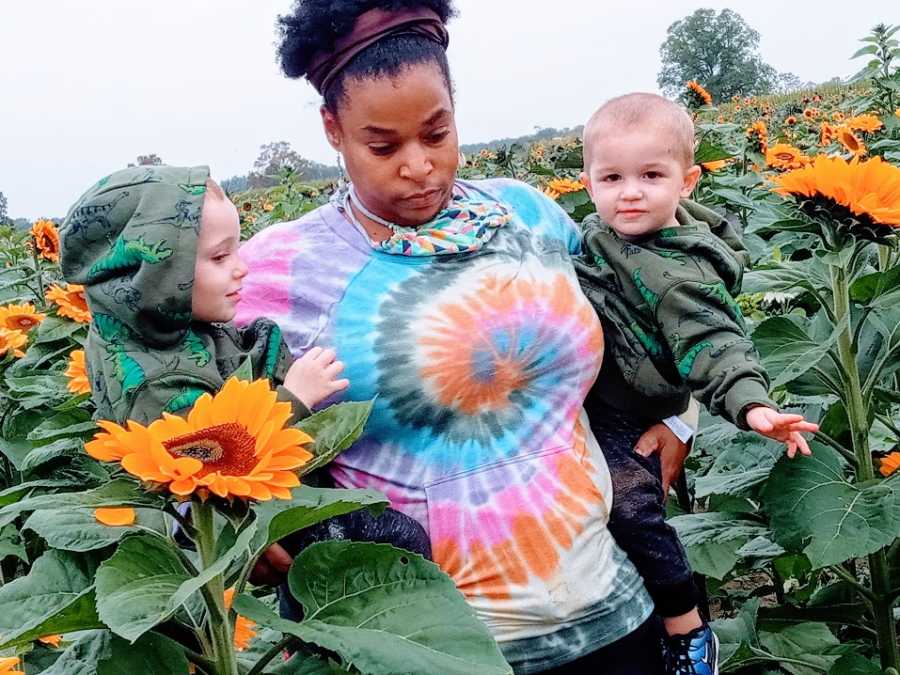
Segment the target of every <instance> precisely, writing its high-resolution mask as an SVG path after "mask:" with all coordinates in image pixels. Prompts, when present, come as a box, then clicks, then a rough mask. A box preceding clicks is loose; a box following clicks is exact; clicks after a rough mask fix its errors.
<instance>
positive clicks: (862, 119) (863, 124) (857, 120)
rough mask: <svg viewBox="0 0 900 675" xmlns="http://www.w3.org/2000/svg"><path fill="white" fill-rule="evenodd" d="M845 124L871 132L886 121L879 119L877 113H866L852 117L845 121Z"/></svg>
mask: <svg viewBox="0 0 900 675" xmlns="http://www.w3.org/2000/svg"><path fill="white" fill-rule="evenodd" d="M844 126H846V127H847V128H849V129H852V130H854V131H866V132H869V133H871V132H873V131H878V130H879V129H880V128H881V127H883V126H884V123H883V122H882V121H881V120H880V119H878V116H877V115H869V114H866V115H856V116H855V117H850V118H849V119H847V121H846V122H844Z"/></svg>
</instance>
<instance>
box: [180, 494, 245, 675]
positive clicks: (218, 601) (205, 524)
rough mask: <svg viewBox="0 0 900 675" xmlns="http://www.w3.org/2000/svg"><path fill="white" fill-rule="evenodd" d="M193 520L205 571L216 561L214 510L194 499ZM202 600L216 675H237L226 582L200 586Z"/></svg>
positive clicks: (219, 578)
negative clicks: (207, 618)
mask: <svg viewBox="0 0 900 675" xmlns="http://www.w3.org/2000/svg"><path fill="white" fill-rule="evenodd" d="M191 515H192V516H193V519H194V530H195V533H196V539H195V540H194V541H195V543H196V544H197V551H198V552H199V553H200V559H201V561H202V562H203V569H208V568H209V567H210V566H211V565H212V564H213V563H214V562H215V560H216V537H215V528H214V523H213V517H214V515H215V510H214V509H213V507H212V504H210V503H208V502H205V501H200V500H195V501H194V502H193V504H192V507H191ZM203 598H204V600H205V601H206V609H207V611H208V612H209V624H208V625H209V634H210V638H211V639H212V652H213V653H212V657H213V662H214V663H215V668H216V671H215V672H216V675H238V667H237V658H236V656H235V653H234V644H233V640H232V636H231V622H230V621H229V617H228V611H227V610H226V609H225V582H224V579H223V578H222V575H221V574H217V575H216V576H215V577H213V578H212V579H210V581H209V582H208V583H207V584H206V585H205V586H204V587H203Z"/></svg>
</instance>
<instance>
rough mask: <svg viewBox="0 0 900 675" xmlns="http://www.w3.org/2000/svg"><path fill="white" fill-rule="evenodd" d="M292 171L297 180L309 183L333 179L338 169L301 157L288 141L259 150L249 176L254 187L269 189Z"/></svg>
mask: <svg viewBox="0 0 900 675" xmlns="http://www.w3.org/2000/svg"><path fill="white" fill-rule="evenodd" d="M284 169H289V170H291V171H292V172H293V173H294V175H295V176H296V179H297V180H302V181H309V180H319V179H322V178H333V177H335V176H336V175H337V168H336V167H332V166H326V165H324V164H320V163H319V162H314V161H312V160H309V159H305V158H304V157H301V156H300V154H299V153H298V152H297V151H296V150H294V149H293V148H292V147H291V144H290V143H288V142H287V141H275V142H273V143H267V144H265V145H263V146H260V148H259V156H258V157H257V158H256V161H255V162H253V171H251V172H250V174H249V175H248V176H247V178H248V179H249V181H250V185H251V186H252V187H269V186H272V185H275V184H276V183H278V180H279V174H280V173H281V172H282V171H283V170H284Z"/></svg>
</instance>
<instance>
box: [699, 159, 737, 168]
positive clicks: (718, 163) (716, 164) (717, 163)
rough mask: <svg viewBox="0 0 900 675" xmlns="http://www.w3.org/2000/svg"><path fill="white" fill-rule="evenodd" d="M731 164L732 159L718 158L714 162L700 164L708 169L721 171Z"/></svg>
mask: <svg viewBox="0 0 900 675" xmlns="http://www.w3.org/2000/svg"><path fill="white" fill-rule="evenodd" d="M729 164H731V159H717V160H715V161H713V162H703V163H702V164H700V166H701V167H703V168H704V169H706V170H707V171H721V170H722V169H724V168H725V167H726V166H728V165H729Z"/></svg>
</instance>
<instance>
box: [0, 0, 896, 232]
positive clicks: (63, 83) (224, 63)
mask: <svg viewBox="0 0 900 675" xmlns="http://www.w3.org/2000/svg"><path fill="white" fill-rule="evenodd" d="M290 5H291V0H215V1H213V0H152V1H148V0H0V192H3V193H4V194H5V195H6V197H7V199H8V200H9V215H10V216H11V217H14V218H15V217H25V218H29V219H34V218H37V217H41V216H47V217H53V216H63V215H65V212H66V210H67V208H68V206H69V205H70V204H71V203H72V202H73V201H74V200H75V199H76V198H77V197H78V195H79V194H81V192H82V191H84V190H85V189H86V188H87V187H88V186H89V185H90V184H91V183H92V182H94V181H95V180H96V179H97V178H99V177H100V176H102V175H104V174H106V173H109V172H110V171H112V170H114V169H117V168H120V167H123V166H125V164H127V163H128V162H133V161H134V160H135V157H136V156H137V155H139V154H148V153H151V152H155V153H157V154H158V155H159V156H160V157H162V158H163V160H165V162H166V163H168V164H176V165H190V164H209V165H210V167H211V169H212V172H213V175H214V176H215V177H217V178H220V179H224V178H227V177H229V176H232V175H236V174H245V173H246V172H247V171H248V170H249V169H250V168H251V166H252V164H253V160H254V159H255V157H256V155H257V153H258V151H259V146H260V145H262V144H263V143H267V142H269V141H276V140H286V141H289V142H290V143H291V144H292V145H293V147H294V148H295V149H296V150H297V151H299V152H300V154H302V155H303V156H305V157H309V158H311V159H314V160H317V161H320V162H323V163H328V164H333V163H334V160H335V158H334V153H333V151H332V150H331V149H330V148H329V146H328V145H327V143H326V142H325V140H324V137H323V135H322V131H321V128H320V123H319V117H318V105H319V99H318V96H317V95H316V93H315V91H314V90H313V89H312V87H310V86H309V85H308V84H306V83H305V82H302V81H294V80H288V79H286V78H284V77H282V75H281V74H280V73H279V70H278V67H277V64H276V61H275V48H274V41H275V31H274V25H275V18H276V16H277V15H278V14H279V13H284V12H286V11H288V9H289V8H290ZM456 7H457V9H458V10H459V16H458V17H457V18H456V19H454V20H453V21H452V23H451V24H450V53H449V54H450V64H451V68H452V72H453V77H454V80H455V83H456V88H457V104H458V111H457V123H458V126H459V131H460V138H461V142H463V143H472V142H478V141H487V140H491V139H493V138H497V137H504V136H516V135H521V134H525V133H529V132H531V131H532V130H533V129H534V127H535V126H553V127H566V126H575V125H577V124H581V123H583V122H584V120H585V119H586V118H587V116H588V115H589V114H590V112H591V110H592V109H593V108H594V107H595V106H596V105H597V104H599V103H600V102H602V101H603V100H604V99H606V98H608V97H610V96H613V95H617V94H621V93H624V92H628V91H636V90H644V91H656V90H657V87H656V74H657V72H658V71H659V68H660V62H659V46H660V44H661V43H662V42H663V40H664V39H665V35H666V29H667V28H668V26H669V25H670V24H671V23H672V22H673V21H675V20H677V19H679V18H682V17H684V16H685V15H687V14H690V13H691V12H693V11H694V10H695V9H697V8H698V7H713V8H715V9H717V10H718V9H722V8H724V7H729V8H731V9H733V10H735V11H737V12H738V13H739V14H741V16H743V17H744V19H745V20H746V21H747V22H748V23H749V24H750V26H752V27H753V28H755V29H756V30H758V31H759V32H760V33H761V35H762V40H761V45H760V48H761V53H762V56H763V58H764V59H765V60H766V61H767V62H769V63H770V64H771V65H772V66H774V67H775V68H776V69H778V70H779V71H791V72H794V73H796V74H797V75H798V76H799V77H800V78H801V79H802V80H810V81H824V80H827V79H830V78H832V77H834V76H841V77H846V76H848V75H851V74H852V73H854V72H856V70H857V69H858V68H859V67H860V66H861V65H862V64H861V62H851V61H850V60H849V57H850V55H851V54H853V52H855V51H856V49H857V47H858V46H859V45H858V42H857V41H858V39H859V38H860V37H862V36H863V35H865V34H866V33H868V31H869V30H870V29H871V27H872V26H873V25H875V24H876V23H878V22H880V21H884V22H886V23H892V24H896V23H900V2H898V1H897V0H870V1H869V2H865V3H860V4H859V5H848V4H847V3H846V2H840V3H838V2H835V1H833V0H826V1H825V2H812V1H809V0H797V1H794V2H791V1H786V0H752V1H751V0H734V2H729V3H725V2H718V1H715V2H702V3H701V2H697V1H696V0H668V1H667V2H648V1H646V0H628V1H618V0H616V1H611V0H567V1H565V2H553V1H551V0H456Z"/></svg>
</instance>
